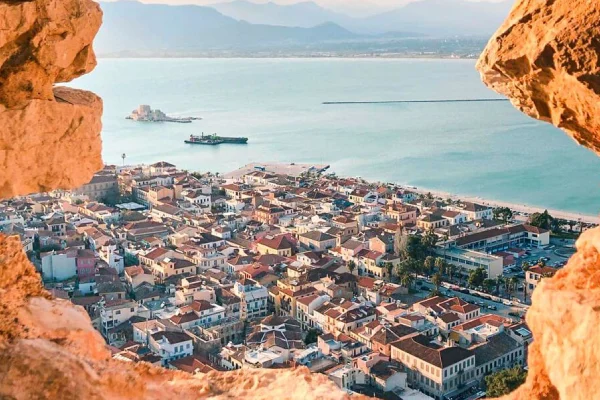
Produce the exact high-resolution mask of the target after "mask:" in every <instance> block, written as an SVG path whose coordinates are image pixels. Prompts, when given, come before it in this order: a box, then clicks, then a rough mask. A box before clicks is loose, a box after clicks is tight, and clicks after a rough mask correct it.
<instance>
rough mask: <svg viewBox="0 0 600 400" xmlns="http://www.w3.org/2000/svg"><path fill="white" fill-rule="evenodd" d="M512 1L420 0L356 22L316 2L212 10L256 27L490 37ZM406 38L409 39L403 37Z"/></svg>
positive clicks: (244, 1) (244, 2) (240, 3)
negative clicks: (322, 27)
mask: <svg viewBox="0 0 600 400" xmlns="http://www.w3.org/2000/svg"><path fill="white" fill-rule="evenodd" d="M512 3H513V1H512V0H504V1H502V2H499V3H498V2H496V3H492V2H487V1H480V2H473V1H468V0H420V1H415V2H411V3H408V4H407V5H405V6H403V7H400V8H397V9H394V10H392V11H388V12H384V13H381V14H376V15H373V16H370V17H367V18H353V17H350V16H348V15H345V14H341V13H337V12H334V11H331V10H328V9H326V8H323V7H321V6H319V5H318V4H316V3H313V2H302V3H297V4H292V5H281V4H276V3H273V2H269V3H261V4H258V3H254V2H252V1H249V0H235V1H232V2H228V3H220V4H214V5H212V6H211V7H213V8H215V9H216V10H218V11H219V12H221V13H222V14H224V15H227V16H229V17H232V18H235V19H237V20H243V21H247V22H250V23H254V24H268V25H281V26H300V27H311V26H315V25H319V24H322V23H325V22H333V23H336V24H338V25H340V26H343V27H344V28H346V29H349V30H350V31H353V32H357V33H368V34H382V33H386V32H412V33H419V34H421V35H430V36H454V35H486V36H489V35H491V34H492V33H493V32H494V31H495V30H496V29H497V28H498V27H499V26H500V24H501V23H502V21H503V20H504V18H505V17H506V15H508V12H509V11H510V8H511V6H512ZM403 36H406V34H404V35H403Z"/></svg>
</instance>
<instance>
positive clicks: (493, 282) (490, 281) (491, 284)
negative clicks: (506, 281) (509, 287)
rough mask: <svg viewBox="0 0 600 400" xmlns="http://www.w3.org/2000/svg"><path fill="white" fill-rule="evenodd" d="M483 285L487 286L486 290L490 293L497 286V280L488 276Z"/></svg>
mask: <svg viewBox="0 0 600 400" xmlns="http://www.w3.org/2000/svg"><path fill="white" fill-rule="evenodd" d="M483 287H484V288H485V290H486V291H487V292H488V293H489V292H491V291H492V290H494V287H496V280H495V279H490V278H486V279H484V280H483Z"/></svg>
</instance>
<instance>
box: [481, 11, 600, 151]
mask: <svg viewBox="0 0 600 400" xmlns="http://www.w3.org/2000/svg"><path fill="white" fill-rule="evenodd" d="M477 69H478V70H479V71H480V73H481V77H482V79H483V81H484V82H485V83H486V84H487V85H488V86H489V87H490V88H492V89H494V90H495V91H497V92H499V93H502V94H504V95H506V96H507V97H509V98H510V99H511V101H512V103H513V104H514V105H515V106H516V107H517V108H519V109H520V110H521V111H523V112H524V113H525V114H528V115H530V116H532V117H534V118H537V119H540V120H542V121H546V122H550V123H552V124H554V125H556V126H557V127H559V128H561V129H563V130H564V131H565V132H567V133H568V134H569V135H570V136H572V137H573V138H574V139H575V140H576V141H577V142H578V143H580V144H582V145H584V146H586V147H589V148H590V149H592V150H594V151H595V152H596V153H599V154H600V101H599V100H600V2H599V1H596V0H518V1H517V3H516V4H515V6H514V7H513V9H512V12H511V14H510V16H509V17H508V18H507V20H506V21H505V23H504V24H503V25H502V26H501V27H500V28H499V29H498V31H497V32H496V33H495V35H494V36H493V37H492V39H491V40H490V41H489V43H488V45H487V47H486V49H485V50H484V52H483V54H482V55H481V57H480V59H479V62H478V64H477Z"/></svg>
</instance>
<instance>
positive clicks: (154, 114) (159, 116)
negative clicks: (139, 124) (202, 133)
mask: <svg viewBox="0 0 600 400" xmlns="http://www.w3.org/2000/svg"><path fill="white" fill-rule="evenodd" d="M126 119H132V120H134V121H143V122H179V123H184V124H189V123H191V122H192V121H194V120H198V119H201V118H197V117H180V118H174V117H169V116H168V115H167V114H165V113H164V112H162V111H161V110H159V109H156V110H153V109H152V108H151V107H150V106H149V105H144V104H142V105H140V106H139V107H138V108H137V109H135V110H133V111H132V112H131V114H130V115H129V116H127V117H126Z"/></svg>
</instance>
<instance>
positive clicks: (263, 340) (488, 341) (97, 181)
mask: <svg viewBox="0 0 600 400" xmlns="http://www.w3.org/2000/svg"><path fill="white" fill-rule="evenodd" d="M591 226H592V224H585V223H584V222H582V221H569V220H560V219H558V218H553V217H552V216H551V215H549V214H548V213H547V212H544V213H535V214H531V215H525V214H524V213H522V212H519V211H516V210H511V209H510V208H507V207H501V208H492V207H490V206H486V205H484V204H477V203H473V202H468V201H461V200H452V199H442V198H437V197H436V196H434V195H432V194H430V193H419V192H417V191H414V190H411V189H410V188H406V187H401V186H398V185H393V184H383V183H373V182H367V181H365V180H363V179H361V178H343V177H338V176H336V175H335V174H334V173H330V172H329V171H328V166H327V165H311V164H251V165H248V166H245V167H243V168H240V169H239V170H236V171H233V172H230V173H228V174H224V175H221V174H219V173H195V172H194V173H191V172H188V171H183V170H179V169H177V167H176V166H175V165H173V164H170V163H168V162H165V161H162V162H157V163H155V164H152V165H134V166H115V165H107V166H105V168H104V169H103V170H102V171H101V172H99V173H97V174H96V175H95V176H94V177H93V179H92V180H91V181H90V182H89V183H88V184H86V185H83V186H82V187H80V188H78V189H76V190H72V191H54V192H50V193H42V194H36V195H30V196H26V197H20V198H14V199H11V200H7V201H3V202H1V203H0V231H1V232H3V233H5V234H9V235H19V236H20V237H21V241H22V244H23V248H24V250H25V251H26V252H27V254H28V256H29V258H30V259H31V261H32V262H33V263H34V265H35V266H36V268H37V270H38V271H39V273H40V275H41V276H42V279H43V282H44V286H45V287H46V289H48V290H49V291H50V292H51V293H52V294H53V295H54V296H55V297H57V298H62V299H65V300H68V301H71V302H72V303H73V304H75V305H78V306H81V307H82V308H83V309H85V310H86V311H87V313H88V314H89V316H90V318H91V320H92V322H93V324H94V326H95V327H96V329H97V330H98V331H99V332H100V333H101V334H102V336H103V337H104V338H105V339H106V342H107V345H108V346H109V348H110V349H111V352H112V354H113V357H114V358H115V359H119V360H123V361H124V362H148V363H152V364H155V365H160V366H163V367H165V368H171V369H177V370H182V371H185V372H188V373H190V374H202V373H206V372H209V371H213V370H218V371H226V370H234V369H241V368H244V369H247V368H293V367H298V366H305V367H307V368H309V370H310V371H311V372H313V373H319V374H325V375H326V376H328V377H329V379H331V380H332V381H333V382H334V383H335V384H336V385H338V386H339V387H340V388H341V389H343V390H345V391H347V392H348V393H349V394H352V393H362V394H366V395H370V396H375V397H380V398H386V399H387V398H390V399H394V398H397V399H406V400H408V399H410V400H426V399H450V400H460V399H478V398H483V397H485V396H486V391H487V393H488V395H490V394H494V393H497V392H494V391H493V390H492V387H493V386H494V384H495V383H494V382H495V379H496V378H497V377H498V376H500V375H499V374H503V373H504V374H512V375H511V376H513V375H519V376H523V377H524V376H525V374H526V373H527V349H528V346H529V345H530V344H531V343H532V340H533V338H532V334H531V332H530V330H529V329H528V327H527V325H526V323H525V321H524V319H523V316H524V314H525V312H526V311H527V308H528V304H530V300H531V293H532V292H533V290H534V289H535V287H536V285H537V284H538V283H539V282H540V281H541V280H542V279H544V278H546V277H548V276H552V275H554V274H555V273H556V272H557V271H558V270H559V269H560V268H561V267H562V266H563V265H564V264H565V263H566V260H567V259H568V257H570V255H572V254H573V252H574V250H573V240H574V239H575V238H576V237H577V235H578V233H581V232H582V231H583V230H585V229H588V228H590V227H591Z"/></svg>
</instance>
